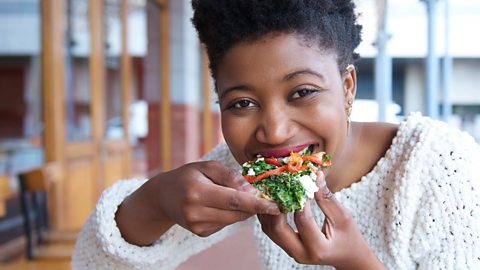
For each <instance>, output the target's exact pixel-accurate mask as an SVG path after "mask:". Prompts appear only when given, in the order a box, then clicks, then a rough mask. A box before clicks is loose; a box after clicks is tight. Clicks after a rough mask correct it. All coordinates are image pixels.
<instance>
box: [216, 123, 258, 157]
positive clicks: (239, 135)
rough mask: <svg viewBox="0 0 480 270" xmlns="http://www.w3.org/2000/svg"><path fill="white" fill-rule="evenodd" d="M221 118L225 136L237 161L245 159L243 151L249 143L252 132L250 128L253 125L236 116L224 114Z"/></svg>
mask: <svg viewBox="0 0 480 270" xmlns="http://www.w3.org/2000/svg"><path fill="white" fill-rule="evenodd" d="M221 120H222V122H221V123H222V133H223V137H224V138H225V142H226V143H227V145H228V147H229V148H230V151H231V152H232V154H233V156H234V157H235V159H237V161H238V160H243V159H245V157H243V156H242V153H243V149H245V146H246V145H247V142H248V137H249V134H250V133H251V131H250V130H249V128H250V127H251V125H247V124H246V123H245V122H244V121H239V120H238V119H236V118H235V117H231V116H228V115H223V114H222V116H221Z"/></svg>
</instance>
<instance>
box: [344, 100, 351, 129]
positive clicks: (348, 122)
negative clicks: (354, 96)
mask: <svg viewBox="0 0 480 270" xmlns="http://www.w3.org/2000/svg"><path fill="white" fill-rule="evenodd" d="M347 104H348V107H347V108H346V109H345V110H346V111H347V136H349V135H350V126H351V122H352V120H351V117H350V116H351V114H352V108H353V101H352V100H349V101H347Z"/></svg>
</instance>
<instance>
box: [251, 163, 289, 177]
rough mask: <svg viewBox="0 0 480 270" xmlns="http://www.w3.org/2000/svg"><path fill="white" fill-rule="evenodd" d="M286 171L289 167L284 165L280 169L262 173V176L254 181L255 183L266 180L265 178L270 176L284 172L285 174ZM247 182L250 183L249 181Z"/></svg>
mask: <svg viewBox="0 0 480 270" xmlns="http://www.w3.org/2000/svg"><path fill="white" fill-rule="evenodd" d="M286 170H287V165H283V166H281V167H278V168H276V169H273V170H270V171H267V172H264V173H262V174H259V175H257V176H256V177H255V178H254V179H253V180H254V181H258V180H262V179H264V178H267V177H269V176H270V175H274V174H281V173H282V172H284V171H286ZM247 181H248V180H247Z"/></svg>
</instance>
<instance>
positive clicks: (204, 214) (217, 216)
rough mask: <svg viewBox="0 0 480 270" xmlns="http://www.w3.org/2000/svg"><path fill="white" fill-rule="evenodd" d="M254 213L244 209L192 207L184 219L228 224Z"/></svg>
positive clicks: (194, 221)
mask: <svg viewBox="0 0 480 270" xmlns="http://www.w3.org/2000/svg"><path fill="white" fill-rule="evenodd" d="M253 215H254V214H252V213H248V212H244V211H232V210H223V209H217V208H211V207H201V208H200V207H198V208H197V209H192V211H190V212H189V213H187V214H186V215H185V219H186V220H188V222H189V223H190V224H194V223H215V224H222V225H223V226H225V225H230V224H233V223H236V222H239V221H243V220H246V219H248V218H249V217H251V216H253Z"/></svg>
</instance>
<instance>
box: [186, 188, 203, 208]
mask: <svg viewBox="0 0 480 270" xmlns="http://www.w3.org/2000/svg"><path fill="white" fill-rule="evenodd" d="M201 197H202V195H201V193H200V192H199V191H198V189H196V188H194V187H192V188H190V189H188V190H187V191H186V194H185V203H186V204H196V203H198V202H199V201H200V200H201Z"/></svg>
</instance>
